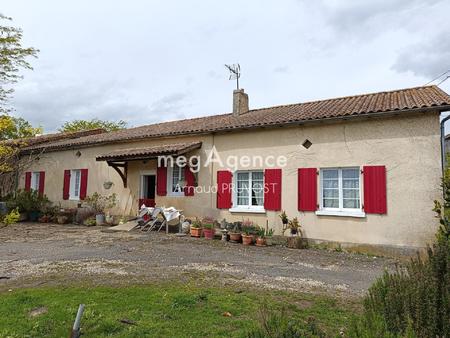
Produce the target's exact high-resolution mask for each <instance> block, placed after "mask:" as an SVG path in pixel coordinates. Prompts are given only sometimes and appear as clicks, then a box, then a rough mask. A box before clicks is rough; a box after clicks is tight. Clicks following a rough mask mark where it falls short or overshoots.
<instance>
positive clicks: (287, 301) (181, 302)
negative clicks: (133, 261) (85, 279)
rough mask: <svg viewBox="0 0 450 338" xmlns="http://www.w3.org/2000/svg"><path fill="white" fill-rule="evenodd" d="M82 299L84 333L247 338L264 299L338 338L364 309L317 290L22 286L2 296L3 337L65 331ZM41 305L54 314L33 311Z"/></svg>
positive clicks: (62, 333)
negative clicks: (311, 320)
mask: <svg viewBox="0 0 450 338" xmlns="http://www.w3.org/2000/svg"><path fill="white" fill-rule="evenodd" d="M80 303H84V304H85V305H86V308H85V312H84V315H83V319H82V322H81V324H82V325H81V326H82V331H83V337H154V336H155V337H204V336H207V337H242V336H245V332H247V330H249V329H251V328H252V327H255V326H256V325H258V316H259V311H260V309H261V306H262V305H263V304H267V306H268V307H269V308H271V309H274V310H279V309H281V308H283V307H284V308H285V310H286V313H288V314H289V315H290V316H292V318H295V319H298V320H299V321H301V322H305V323H306V321H307V320H308V318H310V317H311V316H312V317H314V318H315V319H316V320H317V322H318V323H319V326H320V327H321V329H322V330H324V331H325V332H327V333H328V334H329V335H330V336H333V337H334V336H336V334H337V333H338V332H339V328H341V327H345V326H346V325H347V324H348V322H349V320H350V319H351V318H352V317H353V316H355V313H356V312H357V311H355V309H358V308H359V304H358V303H357V302H354V301H353V302H343V301H342V300H336V299H332V298H326V297H323V296H314V295H311V294H301V293H286V292H277V291H263V290H258V289H256V290H253V291H248V290H244V289H242V290H237V289H235V288H217V287H214V288H213V287H196V286H192V285H188V286H180V285H177V286H173V284H172V286H165V285H154V286H151V285H146V286H130V287H123V286H122V287H89V286H84V287H68V288H62V287H57V288H50V287H48V288H36V289H22V290H14V291H12V292H6V293H1V294H0V337H58V338H60V337H67V336H68V333H69V331H70V328H71V326H72V324H73V320H74V318H75V314H76V311H77V309H78V305H79V304H80ZM38 307H45V308H47V310H48V312H47V313H45V314H41V315H39V316H36V317H30V315H29V313H30V311H31V310H33V309H35V308H38ZM224 312H230V313H231V314H232V316H231V317H226V316H224V315H223V314H224ZM121 319H128V320H132V321H133V322H135V325H129V324H123V323H121V322H120V320H121Z"/></svg>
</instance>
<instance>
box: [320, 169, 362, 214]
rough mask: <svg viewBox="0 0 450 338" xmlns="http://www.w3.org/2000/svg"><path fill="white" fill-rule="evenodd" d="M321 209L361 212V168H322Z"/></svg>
mask: <svg viewBox="0 0 450 338" xmlns="http://www.w3.org/2000/svg"><path fill="white" fill-rule="evenodd" d="M320 186H321V199H320V200H321V201H320V207H321V208H320V209H321V210H325V211H327V210H331V211H338V212H361V197H360V196H361V193H360V171H359V168H333V169H321V170H320Z"/></svg>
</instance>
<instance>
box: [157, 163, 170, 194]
mask: <svg viewBox="0 0 450 338" xmlns="http://www.w3.org/2000/svg"><path fill="white" fill-rule="evenodd" d="M156 194H157V195H158V196H166V195H167V167H158V168H157V169H156Z"/></svg>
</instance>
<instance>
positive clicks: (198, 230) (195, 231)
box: [191, 228, 202, 238]
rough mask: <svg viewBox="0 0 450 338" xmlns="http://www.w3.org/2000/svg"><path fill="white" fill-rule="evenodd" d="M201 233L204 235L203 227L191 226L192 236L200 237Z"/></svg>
mask: <svg viewBox="0 0 450 338" xmlns="http://www.w3.org/2000/svg"><path fill="white" fill-rule="evenodd" d="M201 235H202V229H201V228H191V237H197V238H199V237H200V236H201Z"/></svg>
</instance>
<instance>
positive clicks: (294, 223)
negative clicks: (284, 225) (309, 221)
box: [289, 217, 300, 236]
mask: <svg viewBox="0 0 450 338" xmlns="http://www.w3.org/2000/svg"><path fill="white" fill-rule="evenodd" d="M299 228H300V223H299V221H298V219H297V217H294V218H293V219H292V220H290V221H289V229H290V230H291V236H297V234H298V232H299Z"/></svg>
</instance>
